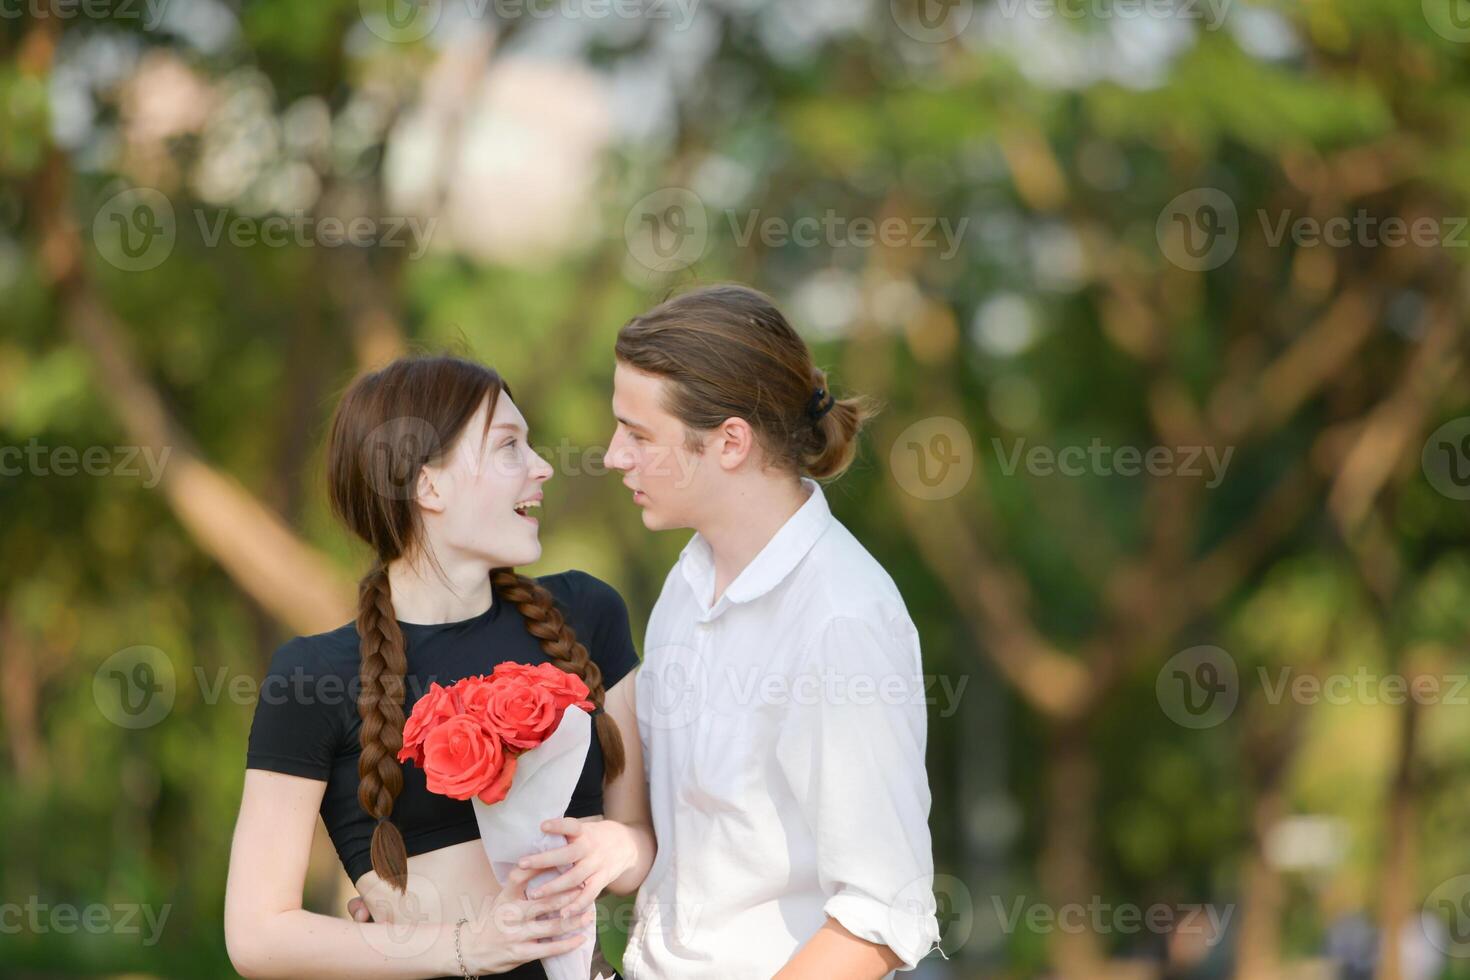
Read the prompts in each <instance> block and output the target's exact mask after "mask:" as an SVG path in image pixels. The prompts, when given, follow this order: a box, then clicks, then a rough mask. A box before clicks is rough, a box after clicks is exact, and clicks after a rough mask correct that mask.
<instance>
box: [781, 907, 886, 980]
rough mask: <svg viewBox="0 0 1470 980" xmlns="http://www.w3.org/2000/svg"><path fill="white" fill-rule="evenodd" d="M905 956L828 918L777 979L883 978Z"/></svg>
mask: <svg viewBox="0 0 1470 980" xmlns="http://www.w3.org/2000/svg"><path fill="white" fill-rule="evenodd" d="M903 965H904V963H903V960H902V959H901V958H900V957H899V955H898V954H897V953H895V952H894V951H893V950H891V949H889V948H888V947H887V946H881V945H879V944H878V943H870V942H868V941H867V940H866V939H859V938H858V937H856V936H854V935H853V934H852V933H850V932H848V931H847V930H846V929H844V928H843V927H842V923H840V922H838V921H837V920H836V919H833V918H828V919H827V921H826V923H825V924H824V925H823V926H822V928H820V929H818V930H817V934H816V935H815V936H813V937H812V938H811V939H808V940H807V941H806V945H804V946H802V947H801V949H799V950H797V951H796V955H795V956H793V957H791V960H790V962H788V963H787V964H786V965H785V966H783V967H782V968H781V972H780V973H777V974H776V980H828V978H829V977H844V978H848V977H850V978H851V980H880V978H881V977H886V976H888V974H890V973H892V972H893V971H894V970H897V969H898V968H899V967H901V966H903Z"/></svg>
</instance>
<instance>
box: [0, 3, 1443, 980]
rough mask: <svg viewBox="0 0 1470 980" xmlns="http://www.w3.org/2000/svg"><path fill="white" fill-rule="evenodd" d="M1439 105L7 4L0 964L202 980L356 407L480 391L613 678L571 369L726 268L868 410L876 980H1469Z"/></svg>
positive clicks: (1393, 22)
mask: <svg viewBox="0 0 1470 980" xmlns="http://www.w3.org/2000/svg"><path fill="white" fill-rule="evenodd" d="M1467 56H1470V5H1465V4H1463V3H1462V2H1461V0H1423V3H1422V4H1421V3H1420V2H1419V0H1280V2H1269V0H1266V2H1257V0H891V2H890V0H423V2H421V3H417V4H410V3H408V2H406V0H362V2H361V3H357V2H355V0H312V2H308V3H303V2H299V0H254V2H251V3H235V2H221V0H152V2H146V0H4V2H3V3H0V556H3V561H0V721H3V725H0V973H3V974H4V975H5V976H16V977H43V976H44V977H61V976H96V975H107V976H122V975H127V976H130V977H215V976H220V977H223V976H230V975H232V972H231V969H230V965H229V961H228V958H227V956H226V953H225V949H224V942H223V937H222V932H221V909H222V896H223V889H224V881H225V868H226V861H227V857H228V845H229V839H230V835H231V831H232V826H233V821H234V816H235V810H236V806H237V803H238V799H239V791H240V785H241V779H242V768H241V767H242V765H243V761H244V750H245V738H246V734H247V731H248V728H249V723H250V718H251V714H252V711H253V707H254V691H253V686H252V685H253V684H254V683H255V681H256V679H258V678H259V677H260V676H261V674H262V672H263V669H264V665H265V663H266V660H267V658H268V656H269V654H270V653H271V651H272V650H273V649H274V648H275V647H276V645H277V644H278V643H279V642H281V641H282V640H283V639H284V638H286V637H288V636H291V635H293V634H297V633H308V632H317V631H320V630H323V629H328V628H331V627H334V626H336V625H338V624H340V623H342V622H345V621H346V620H347V619H349V618H350V608H351V597H352V590H353V582H354V581H355V579H356V577H357V576H358V575H360V574H361V572H362V571H363V570H364V569H365V566H366V561H367V556H366V555H365V554H364V553H363V551H362V550H361V549H360V548H359V547H357V546H356V545H355V544H354V543H353V542H352V541H350V540H349V539H348V537H347V536H346V535H345V534H344V532H343V531H342V530H341V529H340V528H338V527H337V526H335V525H334V523H333V521H332V520H331V518H330V515H329V514H328V512H327V509H326V502H325V494H324V489H323V480H322V473H321V448H322V441H323V434H324V426H325V421H326V419H327V417H328V415H329V413H330V410H331V407H332V405H333V404H334V401H335V398H336V396H337V394H338V393H339V392H340V391H341V390H342V388H343V387H344V386H345V384H346V383H347V382H348V380H349V379H350V378H351V377H352V375H353V374H354V373H355V372H357V371H359V370H361V369H364V368H367V367H370V366H372V365H375V364H378V363H381V362H382V361H384V360H385V359H388V358H391V357H392V356H394V355H395V354H397V353H399V352H401V351H404V350H408V349H415V348H428V349H452V350H457V351H461V352H468V353H472V354H473V355H475V356H477V357H479V358H482V359H483V360H485V361H487V362H489V363H491V364H493V365H495V366H496V367H497V368H499V369H500V370H501V371H502V373H504V374H505V375H506V377H507V378H508V379H510V381H511V383H512V385H513V386H514V389H515V391H516V393H517V396H518V402H519V404H520V405H521V407H522V408H523V410H524V411H525V413H526V415H527V416H528V417H529V419H530V420H531V423H532V427H533V433H534V441H535V442H537V443H538V445H540V446H541V447H542V448H543V451H544V452H545V454H546V455H547V457H548V458H549V459H551V460H552V461H553V463H554V464H555V466H556V468H557V471H558V475H557V477H556V478H555V479H553V481H552V482H551V484H550V485H549V489H548V499H547V507H546V520H545V522H544V531H543V539H544V541H545V544H546V551H545V557H544V559H543V561H542V562H541V563H540V564H539V565H538V566H537V567H536V568H534V569H531V571H533V572H544V571H555V570H560V569H563V568H566V567H578V568H583V569H586V570H588V571H590V572H592V573H593V574H596V575H598V576H600V577H602V578H605V579H607V580H609V581H610V582H612V583H613V584H615V585H616V586H617V588H618V589H619V590H621V592H622V593H623V595H624V596H625V597H626V599H627V602H628V605H629V607H630V608H631V610H632V614H633V618H634V626H635V632H636V633H637V635H638V639H639V642H640V645H641V640H642V635H641V630H642V626H643V624H644V623H645V622H646V618H647V614H648V611H649V609H650V608H651V605H652V603H653V601H654V599H655V598H656V596H657V594H658V590H659V587H660V585H661V583H662V581H663V577H664V575H665V573H666V571H667V569H668V568H669V566H670V565H671V563H672V562H673V560H674V559H675V557H676V556H677V554H678V551H679V549H680V547H681V546H682V545H683V543H684V540H685V535H683V534H677V533H668V534H662V535H658V536H653V535H650V534H648V533H647V532H645V531H644V530H643V528H642V525H641V523H640V521H639V518H638V514H637V512H636V509H635V508H634V507H633V506H631V504H630V503H629V502H628V501H627V500H626V499H625V493H624V492H623V490H622V488H621V487H620V485H619V483H618V481H617V480H616V479H615V478H612V477H608V476H607V475H606V474H605V473H604V472H603V471H602V469H601V468H600V465H599V463H600V452H601V451H600V447H602V446H604V445H606V441H607V439H608V438H609V437H610V433H611V419H610V414H609V405H608V402H609V398H610V394H611V373H612V356H611V349H612V341H613V337H614V335H615V333H616V331H617V329H618V327H619V326H620V325H621V324H622V323H623V322H624V321H625V320H626V319H627V318H628V317H629V316H630V315H632V314H634V313H636V312H638V311H640V310H642V309H644V308H646V307H648V306H649V305H651V304H653V303H655V302H657V301H658V300H659V299H661V298H663V297H664V296H665V295H667V293H668V292H669V290H670V289H674V288H678V287H680V286H681V285H684V284H687V283H693V282H707V281H712V280H719V279H726V278H732V279H736V280H740V281H744V282H748V283H751V284H754V285H756V286H758V287H760V288H762V289H765V290H767V291H769V292H770V293H771V294H772V295H774V296H775V297H776V298H777V300H778V301H779V302H780V303H781V304H782V305H783V307H784V308H785V309H786V310H788V312H789V314H790V316H791V318H792V320H793V321H794V322H795V323H796V324H797V325H798V326H799V329H800V330H801V331H802V333H803V334H804V335H805V336H806V337H807V338H808V339H809V341H810V342H811V344H812V345H813V347H814V349H815V350H816V351H817V353H818V357H819V360H820V361H821V363H822V364H823V365H824V366H825V367H827V368H828V369H829V370H830V372H831V375H832V377H833V380H834V382H835V383H836V385H837V388H838V390H839V392H857V391H861V392H868V393H871V394H874V395H876V396H878V397H880V398H881V399H883V401H884V403H885V406H886V407H885V410H884V412H883V414H882V415H881V416H880V418H879V420H878V422H877V423H876V424H875V426H874V427H873V428H872V430H871V431H870V432H869V434H868V436H867V437H866V438H865V441H864V448H863V453H862V456H861V458H860V460H859V462H858V464H857V465H856V466H855V468H854V469H853V471H852V472H851V473H850V474H849V475H848V476H846V477H845V478H843V479H842V480H841V481H839V482H838V483H836V484H834V485H832V486H831V487H830V488H829V491H828V492H829V497H830V499H831V500H832V503H833V506H834V509H835V510H836V512H837V514H838V516H839V517H840V518H841V519H842V520H843V521H844V522H845V523H846V524H847V525H848V526H849V527H850V528H852V530H853V531H854V532H855V533H856V534H857V536H858V537H859V538H860V539H861V540H862V541H863V542H864V543H865V544H866V545H867V546H868V547H869V549H870V550H871V551H872V552H873V553H874V554H875V555H876V556H877V557H878V558H879V559H880V560H881V561H882V563H883V564H884V565H885V566H886V567H887V568H888V569H889V570H890V572H891V573H892V575H893V577H894V579H895V580H896V581H897V583H898V585H899V587H900V589H901V590H902V592H903V594H904V597H905V598H906V600H907V602H908V604H909V607H910V610H911V611H912V614H913V616H914V618H915V620H916V621H917V623H918V625H919V628H920V632H921V635H922V637H923V641H924V649H925V657H926V669H927V670H928V671H929V672H930V673H931V674H932V675H933V685H932V687H931V688H930V690H929V695H930V707H929V712H930V749H929V759H928V767H929V775H930V779H931V783H932V785H933V790H934V807H933V813H932V818H931V824H932V829H933V835H934V844H935V853H936V866H937V872H938V875H937V877H936V881H935V890H936V893H937V896H938V899H939V904H940V910H941V918H942V922H943V927H944V944H943V945H944V952H945V953H946V954H947V957H948V958H947V959H945V958H942V957H940V956H939V955H938V954H935V955H934V956H932V957H931V958H930V959H929V960H928V961H926V962H925V963H924V964H923V965H922V967H921V971H920V974H919V975H920V976H922V977H924V978H961V977H1032V976H1057V977H1064V978H1068V980H1073V978H1083V980H1091V978H1097V977H1139V978H1145V977H1177V978H1184V977H1190V978H1204V977H1241V978H1250V980H1254V978H1276V977H1281V978H1287V977H1290V978H1328V977H1361V978H1367V977H1377V978H1382V980H1399V978H1431V977H1467V976H1470V834H1467V831H1470V685H1467V683H1466V680H1467V676H1470V658H1467V655H1466V646H1465V644H1466V630H1467V625H1470V562H1467V557H1466V552H1465V551H1464V549H1463V544H1464V541H1465V537H1466V532H1467V530H1470V525H1467V514H1470V510H1467V503H1466V501H1467V499H1470V384H1467V377H1466V370H1465V368H1466V353H1467V349H1466V348H1467V338H1466V327H1465V318H1464V312H1465V305H1466V295H1467V292H1466V290H1467V277H1466V259H1467V257H1470V247H1467V246H1470V228H1467V224H1470V221H1467V217H1466V216H1467V215H1470V176H1467V175H1470V60H1467ZM318 843H319V845H320V846H319V847H318V849H317V851H316V855H315V858H314V863H313V869H312V874H311V878H310V881H309V885H308V889H307V896H306V898H307V902H308V904H309V906H310V907H311V908H313V909H317V910H321V911H326V912H331V913H335V914H343V913H344V902H345V895H346V892H345V890H344V879H343V876H342V874H341V872H340V871H339V869H338V868H337V865H336V861H335V858H334V856H333V854H332V852H331V850H330V848H329V847H327V846H326V844H325V841H324V840H320V841H319V842H318ZM609 911H610V914H609V916H608V917H607V923H606V929H607V933H606V939H607V942H608V943H609V945H610V947H611V948H613V949H616V948H618V945H619V938H618V936H617V927H618V922H619V921H620V920H619V917H618V915H617V914H616V910H615V909H612V908H610V910H609ZM751 941H752V942H759V941H760V940H759V937H756V936H752V937H751Z"/></svg>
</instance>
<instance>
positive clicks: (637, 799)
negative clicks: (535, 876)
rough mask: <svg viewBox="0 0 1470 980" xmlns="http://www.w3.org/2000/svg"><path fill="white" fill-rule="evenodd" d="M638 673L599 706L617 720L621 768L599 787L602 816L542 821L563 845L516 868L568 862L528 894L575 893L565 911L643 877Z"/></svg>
mask: <svg viewBox="0 0 1470 980" xmlns="http://www.w3.org/2000/svg"><path fill="white" fill-rule="evenodd" d="M637 677H638V671H637V670H636V669H635V670H633V671H630V672H629V673H628V674H627V675H626V676H624V677H623V678H622V679H621V680H620V681H618V683H617V684H616V685H615V686H614V687H613V689H612V690H610V691H608V692H607V696H606V697H605V698H603V710H605V711H606V712H607V713H608V716H609V717H611V718H612V719H613V721H615V722H617V725H618V732H619V734H621V735H622V738H623V759H624V764H623V771H622V772H621V773H619V775H618V777H617V778H616V779H614V780H612V781H611V782H609V783H608V784H607V785H606V786H605V787H604V789H603V812H604V816H605V818H606V819H603V820H577V819H575V818H573V817H563V818H561V819H559V820H548V821H547V822H546V823H544V824H542V829H543V830H545V831H546V832H547V833H549V834H563V835H565V836H566V838H567V845H566V846H565V847H558V848H556V849H554V850H550V851H545V852H543V853H541V854H533V855H530V856H528V857H526V858H524V859H523V860H522V861H521V867H523V868H529V869H532V870H535V871H537V872H539V871H540V870H541V869H544V868H555V867H558V866H560V865H564V864H570V865H572V867H571V868H570V869H568V870H567V871H566V873H564V874H562V875H561V876H560V877H558V878H554V879H553V880H551V881H550V882H547V883H546V884H545V885H543V886H541V887H540V888H538V889H536V890H535V891H533V892H532V893H531V896H532V897H533V898H543V897H555V896H557V895H558V894H559V893H561V892H563V890H564V889H571V890H572V891H571V892H569V894H577V895H579V896H580V897H579V898H578V900H577V901H576V902H574V903H572V904H571V905H569V906H567V909H566V911H565V914H566V915H569V916H571V915H576V914H577V913H578V912H580V911H582V910H584V909H589V908H591V907H592V904H593V903H594V902H595V901H596V900H597V896H598V895H600V894H602V891H603V889H604V888H605V889H607V890H608V891H610V892H612V893H613V894H614V895H631V894H633V893H634V892H636V891H637V890H638V886H639V885H641V884H643V879H644V878H646V877H648V870H649V868H651V867H652V866H653V856H654V852H655V850H656V844H655V842H654V837H653V819H652V817H651V816H650V811H649V804H648V777H647V775H646V774H645V773H644V771H643V742H642V740H641V739H640V738H639V735H638V707H637V694H636V691H637V687H636V685H637Z"/></svg>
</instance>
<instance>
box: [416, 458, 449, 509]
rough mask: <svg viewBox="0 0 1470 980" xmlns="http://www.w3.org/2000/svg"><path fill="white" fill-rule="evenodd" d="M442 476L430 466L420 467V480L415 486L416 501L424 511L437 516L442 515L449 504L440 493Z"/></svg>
mask: <svg viewBox="0 0 1470 980" xmlns="http://www.w3.org/2000/svg"><path fill="white" fill-rule="evenodd" d="M442 476H443V474H442V473H440V472H438V471H436V470H432V469H430V468H429V467H428V466H420V467H419V479H418V482H417V483H416V484H414V501H415V502H416V503H417V504H418V505H419V506H420V507H422V508H423V509H424V510H427V511H430V512H431V513H435V514H438V513H442V512H443V510H444V507H445V505H446V504H447V503H448V501H447V500H445V498H444V495H443V494H442V493H440V492H439V490H440V482H439V481H440V478H441V477H442Z"/></svg>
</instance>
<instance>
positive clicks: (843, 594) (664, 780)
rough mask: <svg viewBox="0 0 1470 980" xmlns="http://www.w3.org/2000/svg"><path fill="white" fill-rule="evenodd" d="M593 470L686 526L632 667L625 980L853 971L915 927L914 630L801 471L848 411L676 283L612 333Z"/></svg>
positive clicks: (914, 947)
mask: <svg viewBox="0 0 1470 980" xmlns="http://www.w3.org/2000/svg"><path fill="white" fill-rule="evenodd" d="M617 359H618V363H617V367H616V374H615V391H614V395H613V412H614V414H615V415H616V417H617V430H616V432H615V433H614V436H613V439H612V443H611V445H610V446H609V448H608V451H607V454H606V460H607V463H608V465H609V466H610V467H611V468H613V469H615V470H617V471H619V472H621V473H622V474H623V483H624V485H626V486H627V487H628V488H629V489H630V490H632V491H633V500H634V503H636V504H637V505H638V506H639V507H640V508H642V516H643V523H644V525H645V526H647V527H648V528H650V529H652V530H666V529H674V528H693V529H694V530H695V532H696V533H695V534H694V536H693V538H692V539H691V540H690V542H689V544H688V546H687V547H685V548H684V550H683V553H682V554H681V555H680V557H679V561H678V563H677V564H676V565H675V566H674V568H673V570H672V571H671V572H670V573H669V576H668V579H667V580H666V581H665V583H664V588H663V592H662V594H661V595H660V597H659V600H658V604H657V605H656V606H655V608H654V610H653V614H652V617H651V619H650V621H649V626H648V634H647V640H646V642H645V644H644V651H645V653H644V663H643V666H642V668H641V671H640V674H639V678H638V681H637V695H638V697H637V702H638V703H637V709H638V724H639V730H640V735H641V739H642V741H643V746H644V758H645V762H646V766H647V771H648V778H649V791H650V797H651V802H652V810H653V820H654V829H655V834H656V837H657V841H658V851H657V856H656V857H655V859H654V863H653V866H652V869H651V870H650V872H649V874H648V877H647V879H646V880H645V882H644V884H643V887H642V889H641V890H640V891H639V894H638V901H637V913H636V921H635V924H634V927H633V930H632V932H631V934H630V936H629V941H628V948H627V952H626V953H625V954H624V961H623V969H624V973H625V974H626V976H627V977H629V978H630V980H652V978H658V980H665V978H670V980H679V978H719V980H743V978H751V980H754V978H760V980H766V978H769V977H772V976H776V977H781V978H783V980H801V978H814V980H815V978H821V980H829V978H831V977H843V978H865V977H866V978H873V980H876V978H880V977H884V976H887V975H889V974H890V973H891V972H892V971H894V970H895V969H910V968H912V967H913V966H914V965H915V964H916V963H917V962H918V960H919V959H921V958H922V957H924V956H925V955H926V954H927V953H928V951H929V950H930V948H931V947H932V946H933V945H934V943H935V941H936V939H937V936H938V924H937V922H936V919H935V915H934V911H935V905H934V897H933V891H932V884H933V858H932V854H931V846H930V838H929V827H928V816H929V805H930V794H929V786H928V780H927V776H926V773H925V771H924V746H925V738H926V719H925V710H924V704H923V698H922V667H921V665H920V659H919V640H918V636H917V633H916V631H915V629H914V625H913V622H912V621H911V619H910V618H909V615H908V612H907V610H906V609H905V607H904V603H903V599H902V597H901V596H900V595H899V593H898V590H897V588H895V586H894V584H893V580H892V579H891V578H890V577H889V576H888V574H887V573H886V572H885V571H884V570H883V569H882V567H880V566H879V565H878V563H877V562H876V561H875V560H874V559H873V557H872V556H871V555H870V554H868V552H867V551H866V550H865V549H864V548H863V546H862V545H861V544H859V543H858V541H857V540H856V539H855V538H854V537H853V536H852V534H850V533H849V532H848V530H847V529H846V528H845V527H843V526H842V525H841V524H840V523H838V521H837V520H836V519H835V518H834V517H833V516H832V513H831V511H830V510H829V509H828V506H827V501H826V498H825V497H824V495H823V492H822V489H821V487H820V486H819V485H818V484H817V483H816V482H815V481H816V480H817V479H827V478H832V477H836V476H838V475H840V474H841V473H842V472H843V470H845V469H846V468H847V466H848V464H849V463H850V462H851V461H852V458H853V455H854V452H855V440H856V437H857V434H858V431H859V430H860V429H861V428H862V425H863V423H864V421H865V419H866V418H867V416H868V415H869V414H870V411H869V408H868V406H867V403H866V402H865V401H864V400H862V399H841V400H838V399H836V398H835V397H834V396H833V395H832V394H831V393H830V392H829V391H828V390H827V382H826V376H825V375H824V373H823V372H822V371H820V370H819V369H817V368H816V367H815V365H814V364H813V363H812V358H811V354H810V352H809V351H808V350H807V348H806V345H805V344H804V343H803V342H802V341H801V339H800V338H799V337H798V336H797V334H796V333H795V331H794V330H792V328H791V326H790V325H789V324H788V323H787V322H786V319H785V318H784V317H783V316H782V315H781V313H780V311H779V310H777V309H776V307H775V306H774V304H772V302H771V301H770V300H769V299H768V298H767V297H765V296H764V295H762V294H760V293H758V292H756V291H754V290H751V289H747V288H745V287H742V286H734V285H724V286H715V287H710V288H706V289H700V290H697V291H695V292H690V293H686V294H684V295H681V296H678V297H675V298H674V299H671V300H669V301H668V302H666V303H664V304H662V305H661V306H659V307H657V308H655V309H654V310H652V311H650V312H648V313H646V314H644V315H642V316H639V317H635V318H634V319H633V320H632V321H630V322H629V323H628V324H627V325H626V326H625V327H624V328H623V329H622V331H621V332H620V333H619V336H618V342H617Z"/></svg>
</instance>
